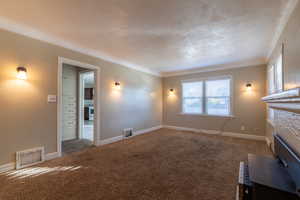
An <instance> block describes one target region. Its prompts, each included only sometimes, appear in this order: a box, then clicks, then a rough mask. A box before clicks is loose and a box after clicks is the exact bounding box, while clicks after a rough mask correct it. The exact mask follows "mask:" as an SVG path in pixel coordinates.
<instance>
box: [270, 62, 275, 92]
mask: <svg viewBox="0 0 300 200" xmlns="http://www.w3.org/2000/svg"><path fill="white" fill-rule="evenodd" d="M274 68H275V66H274V65H272V66H270V68H269V70H268V91H269V94H273V93H274V92H275V77H274V74H275V73H274Z"/></svg>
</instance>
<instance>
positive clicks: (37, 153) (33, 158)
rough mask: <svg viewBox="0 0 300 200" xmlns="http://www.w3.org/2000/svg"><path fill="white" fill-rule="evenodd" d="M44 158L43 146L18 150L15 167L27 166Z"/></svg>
mask: <svg viewBox="0 0 300 200" xmlns="http://www.w3.org/2000/svg"><path fill="white" fill-rule="evenodd" d="M44 160H45V156H44V147H38V148H34V149H28V150H24V151H18V152H17V154H16V169H21V168H24V167H29V166H31V165H35V164H38V163H41V162H43V161H44Z"/></svg>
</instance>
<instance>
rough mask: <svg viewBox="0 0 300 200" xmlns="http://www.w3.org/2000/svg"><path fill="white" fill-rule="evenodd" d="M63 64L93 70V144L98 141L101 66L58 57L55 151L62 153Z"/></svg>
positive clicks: (96, 143)
mask: <svg viewBox="0 0 300 200" xmlns="http://www.w3.org/2000/svg"><path fill="white" fill-rule="evenodd" d="M63 64H69V65H73V66H77V67H81V68H85V69H89V70H93V71H95V100H94V108H95V114H94V145H98V144H99V143H100V130H101V129H100V77H101V76H100V75H101V74H100V71H101V68H100V67H98V66H95V65H91V64H87V63H82V62H79V61H75V60H71V59H68V58H63V57H58V78H57V80H58V90H57V91H58V92H57V93H58V94H57V152H58V154H59V156H61V155H62V150H61V142H62V86H63V85H62V71H63Z"/></svg>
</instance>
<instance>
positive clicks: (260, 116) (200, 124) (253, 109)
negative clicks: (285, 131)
mask: <svg viewBox="0 0 300 200" xmlns="http://www.w3.org/2000/svg"><path fill="white" fill-rule="evenodd" d="M225 75H230V76H232V78H233V115H234V118H233V119H230V118H226V117H214V116H199V115H182V114H181V104H182V101H181V81H184V80H189V79H198V78H207V77H218V76H225ZM265 76H266V66H265V65H262V66H250V67H243V68H235V69H229V70H220V71H214V72H203V73H198V74H190V75H182V76H174V77H168V78H164V79H163V88H164V93H163V94H164V95H163V96H164V101H163V102H164V112H163V122H164V125H171V126H181V127H188V128H196V129H207V130H218V131H219V130H224V131H227V132H234V133H245V134H253V135H261V136H264V135H265V117H266V110H265V109H266V108H265V104H264V103H263V102H262V101H261V97H263V96H265V92H266V91H265V88H266V86H265ZM248 82H250V83H252V85H253V89H252V92H251V93H248V92H246V87H245V86H246V84H247V83H248ZM170 88H173V89H175V96H169V95H168V93H169V89H170ZM241 126H245V130H241Z"/></svg>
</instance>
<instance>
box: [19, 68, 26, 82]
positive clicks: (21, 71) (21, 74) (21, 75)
mask: <svg viewBox="0 0 300 200" xmlns="http://www.w3.org/2000/svg"><path fill="white" fill-rule="evenodd" d="M17 73H18V74H17V78H18V79H22V80H26V79H27V69H26V68H25V67H18V68H17Z"/></svg>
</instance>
